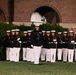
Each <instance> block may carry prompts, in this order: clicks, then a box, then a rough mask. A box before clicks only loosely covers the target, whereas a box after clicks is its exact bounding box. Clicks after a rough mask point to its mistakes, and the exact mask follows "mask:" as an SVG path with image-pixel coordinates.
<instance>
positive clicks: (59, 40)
mask: <svg viewBox="0 0 76 75" xmlns="http://www.w3.org/2000/svg"><path fill="white" fill-rule="evenodd" d="M57 59H58V61H61V60H62V32H58V36H57Z"/></svg>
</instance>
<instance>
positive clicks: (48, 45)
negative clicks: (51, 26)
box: [45, 31, 51, 62]
mask: <svg viewBox="0 0 76 75" xmlns="http://www.w3.org/2000/svg"><path fill="white" fill-rule="evenodd" d="M45 48H46V62H50V61H51V58H50V57H51V50H50V48H51V37H50V31H46V37H45Z"/></svg>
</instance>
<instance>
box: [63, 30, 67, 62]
mask: <svg viewBox="0 0 76 75" xmlns="http://www.w3.org/2000/svg"><path fill="white" fill-rule="evenodd" d="M62 50H63V62H67V54H68V35H67V32H66V31H64V32H63V36H62Z"/></svg>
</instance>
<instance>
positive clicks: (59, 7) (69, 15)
mask: <svg viewBox="0 0 76 75" xmlns="http://www.w3.org/2000/svg"><path fill="white" fill-rule="evenodd" d="M75 5H76V1H75V0H32V1H31V0H15V9H14V10H15V11H14V21H15V22H17V21H20V22H30V17H31V14H32V13H33V12H34V11H35V10H36V9H37V8H39V7H41V6H49V7H51V8H53V9H55V10H56V11H57V12H58V14H59V16H60V19H61V23H76V7H75Z"/></svg>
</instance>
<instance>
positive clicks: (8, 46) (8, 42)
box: [5, 30, 10, 60]
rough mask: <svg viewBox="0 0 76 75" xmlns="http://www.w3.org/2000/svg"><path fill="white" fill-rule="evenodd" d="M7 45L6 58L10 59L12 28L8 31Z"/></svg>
mask: <svg viewBox="0 0 76 75" xmlns="http://www.w3.org/2000/svg"><path fill="white" fill-rule="evenodd" d="M5 46H6V60H10V30H7V31H6V37H5Z"/></svg>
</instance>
